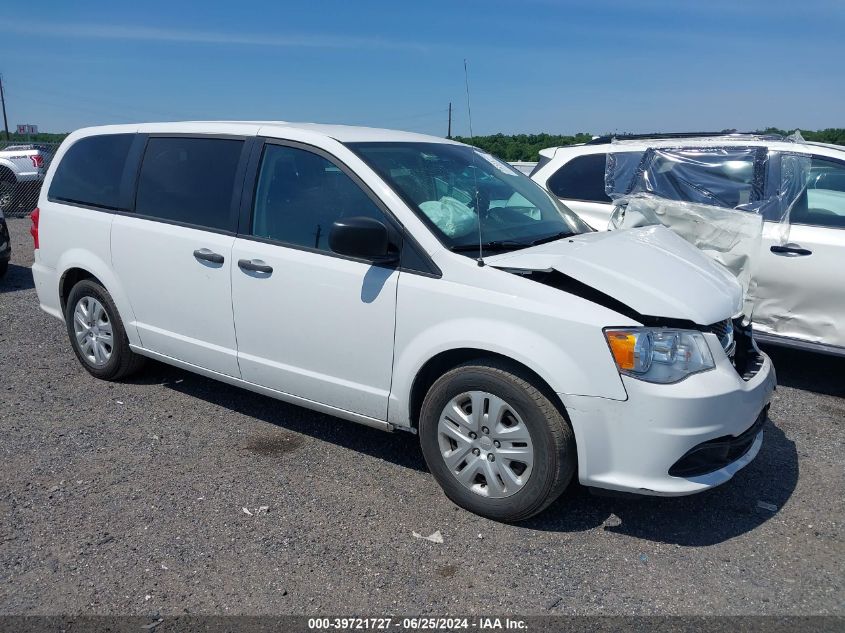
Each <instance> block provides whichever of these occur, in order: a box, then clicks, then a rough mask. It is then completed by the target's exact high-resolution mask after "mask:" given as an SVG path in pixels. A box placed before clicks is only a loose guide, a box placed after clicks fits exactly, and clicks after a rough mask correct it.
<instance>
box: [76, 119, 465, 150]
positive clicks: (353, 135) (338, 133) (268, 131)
mask: <svg viewBox="0 0 845 633" xmlns="http://www.w3.org/2000/svg"><path fill="white" fill-rule="evenodd" d="M290 130H301V131H303V132H310V133H312V134H317V135H320V136H324V137H329V138H333V139H334V140H336V141H340V142H341V143H356V142H373V141H392V142H397V141H404V142H416V143H454V144H458V143H456V141H452V140H449V139H445V138H442V137H439V136H429V135H427V134H417V133H416V132H403V131H400V130H388V129H382V128H374V127H361V126H354V125H326V124H321V123H292V122H288V121H173V122H161V123H136V124H126V125H107V126H98V127H92V128H85V129H83V130H78V132H79V133H81V134H92V133H93V134H96V133H100V134H102V133H105V132H108V133H112V134H116V133H120V132H123V133H127V132H146V133H151V134H155V133H168V132H172V133H177V132H178V133H188V134H190V133H194V134H200V133H206V134H208V133H212V134H215V133H216V134H244V135H247V136H249V135H254V134H259V133H260V134H261V135H266V136H274V132H276V133H278V134H279V135H280V136H284V132H285V131H290Z"/></svg>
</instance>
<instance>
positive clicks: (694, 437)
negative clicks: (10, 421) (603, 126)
mask: <svg viewBox="0 0 845 633" xmlns="http://www.w3.org/2000/svg"><path fill="white" fill-rule="evenodd" d="M32 232H33V236H34V239H35V248H36V250H35V264H34V265H33V276H34V278H35V283H36V287H37V290H38V296H39V299H40V302H41V306H42V308H43V309H44V310H46V311H47V312H49V313H50V314H52V315H54V316H56V317H57V318H59V319H62V320H64V322H65V323H66V326H67V331H68V335H69V337H70V342H71V344H72V346H73V349H74V351H75V353H76V355H77V357H78V358H79V361H80V363H81V364H82V365H83V367H85V369H87V370H88V371H89V372H90V373H91V374H93V375H94V376H97V377H100V378H104V379H106V380H115V379H118V378H120V377H123V376H126V375H127V374H129V373H130V372H131V371H133V370H135V369H137V368H138V367H139V365H140V363H141V360H142V358H143V357H151V358H155V359H158V360H161V361H164V362H166V363H170V364H173V365H176V366H178V367H182V368H185V369H188V370H190V371H194V372H197V373H200V374H202V375H205V376H209V377H212V378H215V379H217V380H221V381H224V382H227V383H230V384H234V385H239V386H242V387H245V388H247V389H250V390H252V391H255V392H258V393H262V394H266V395H269V396H271V397H274V398H279V399H281V400H285V401H288V402H292V403H295V404H299V405H302V406H305V407H308V408H311V409H315V410H318V411H323V412H326V413H330V414H332V415H336V416H338V417H341V418H346V419H348V420H352V421H355V422H360V423H363V424H367V425H371V426H375V427H378V428H381V429H384V430H405V431H410V432H412V433H419V436H420V442H421V445H422V450H423V453H424V455H425V459H426V461H427V463H428V466H429V468H430V469H431V472H432V473H433V475H434V476H435V478H436V479H437V480H438V482H439V483H440V485H441V486H442V487H443V489H444V490H445V491H446V494H447V495H448V496H449V497H450V498H451V499H452V500H453V501H454V502H455V503H457V504H459V505H461V506H462V507H464V508H467V509H470V510H472V511H474V512H477V513H479V514H482V515H485V516H488V517H492V518H495V519H499V520H508V521H515V520H520V519H524V518H526V517H529V516H531V515H533V514H535V513H537V512H539V511H541V510H542V509H543V508H545V507H546V506H547V505H548V504H549V503H551V501H552V500H554V499H555V498H556V497H557V496H558V495H559V494H560V493H561V492H562V491H563V490H564V488H566V486H567V485H568V484H569V482H570V480H571V478H572V477H573V475H574V473H575V472H576V470H577V473H578V477H579V479H580V481H581V483H583V484H585V485H587V486H595V487H600V488H609V489H613V490H620V491H633V492H639V493H646V494H657V495H683V494H689V493H693V492H698V491H701V490H705V489H707V488H711V487H713V486H715V485H718V484H721V483H723V482H725V481H727V480H728V479H730V478H731V477H732V476H733V475H734V474H735V473H736V472H737V471H738V470H739V469H740V468H742V467H743V466H745V465H746V464H748V463H749V462H750V461H751V460H752V459H753V458H754V456H755V455H756V454H757V452H758V451H759V449H760V446H761V443H762V430H761V429H762V426H763V424H764V422H765V420H766V411H767V408H768V404H769V401H770V398H771V394H772V391H773V389H774V388H775V375H774V370H773V368H772V365H771V362H770V360H769V359H768V357H766V356H765V355H764V354H762V353H760V352H759V351H758V350H757V348H756V347H755V345H754V343H753V341H752V339H751V337H750V334H749V332H748V331H747V330H746V329H744V328H743V327H742V326H741V320H740V319H739V318H738V317H739V311H740V300H741V293H740V288H739V285H738V284H737V283H736V281H735V279H733V278H732V277H731V276H730V275H729V274H727V273H726V272H724V271H723V270H722V269H720V268H719V267H718V266H717V265H715V264H714V263H713V262H712V261H711V260H709V259H708V258H707V257H705V256H704V255H702V254H701V253H700V252H699V251H697V250H696V249H695V248H693V247H692V246H690V245H688V244H687V243H686V242H684V241H683V240H682V239H681V238H679V237H677V236H676V235H675V234H673V233H672V232H671V231H669V230H667V229H665V228H663V227H650V228H647V229H640V230H632V231H618V232H614V233H596V232H592V231H590V230H589V228H588V227H586V226H585V225H584V224H583V223H582V222H581V221H580V220H578V218H577V217H576V216H575V215H574V214H572V213H571V212H569V211H568V210H567V209H565V208H563V207H562V206H561V205H559V204H558V203H556V202H555V201H554V200H553V199H552V198H551V197H550V196H549V195H548V194H547V193H546V192H544V191H543V190H542V189H541V188H540V187H538V186H537V185H536V184H535V183H533V182H532V181H531V180H530V179H529V178H527V177H526V176H524V175H522V174H520V173H519V172H517V171H515V170H514V169H512V168H511V167H509V166H508V165H507V164H505V163H502V162H500V161H498V160H497V159H495V158H493V157H492V156H489V155H487V154H484V153H481V152H479V151H477V150H474V149H472V148H470V147H467V146H465V145H461V144H459V143H454V142H451V141H446V140H443V139H439V138H434V137H427V136H420V135H416V134H408V133H403V132H392V131H387V130H376V129H367V128H355V127H343V126H320V125H310V124H286V123H278V122H275V123H273V122H270V123H262V122H242V123H219V122H207V123H203V122H194V123H162V124H142V125H121V126H109V127H99V128H90V129H85V130H80V131H77V132H75V133H73V134H71V135H70V136H69V137H68V138H67V140H66V141H65V142H64V143H63V144H62V147H61V148H60V150H59V151H58V153H57V155H56V159H55V160H54V161H53V163H52V165H51V167H50V169H49V172H48V174H47V177H46V181H45V186H44V188H43V190H42V193H41V198H40V200H39V210H36V211H35V212H34V213H33V228H32ZM479 236H480V237H481V240H480V241H479ZM480 242H481V243H482V244H481V248H480V249H479V245H480ZM621 271H624V272H621Z"/></svg>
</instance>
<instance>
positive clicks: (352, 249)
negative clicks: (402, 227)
mask: <svg viewBox="0 0 845 633" xmlns="http://www.w3.org/2000/svg"><path fill="white" fill-rule="evenodd" d="M329 248H331V249H332V251H334V252H335V253H338V254H339V255H347V256H349V257H357V258H360V259H368V260H370V261H372V262H375V263H378V264H389V263H392V262H396V261H398V260H399V253H398V252H391V249H390V232H389V231H388V230H387V227H386V226H385V225H384V223H382V222H379V221H378V220H376V219H375V218H367V217H363V216H359V217H352V218H341V219H340V220H337V221H335V222H334V223H333V224H332V229H331V231H330V232H329Z"/></svg>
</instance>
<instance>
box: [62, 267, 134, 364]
mask: <svg viewBox="0 0 845 633" xmlns="http://www.w3.org/2000/svg"><path fill="white" fill-rule="evenodd" d="M65 323H66V325H67V332H68V337H69V338H70V344H71V347H73V351H74V353H75V354H76V357H77V358H78V359H79V362H80V363H81V364H82V366H83V367H84V368H85V369H86V370H87V371H88V373H90V374H91V375H92V376H95V377H97V378H101V379H103V380H120V379H121V378H125V377H126V376H129V375H131V374H133V373H135V372H137V371H138V370H139V369H140V368H141V367H142V366H143V365H144V361H145V358H144V357H143V356H140V355H138V354H136V353H135V352H133V351H132V350H131V349H129V339H128V338H127V337H126V330H125V329H124V327H123V321H122V320H121V319H120V314H118V312H117V307H116V306H115V305H114V301H113V300H112V298H111V295H110V294H109V293H108V291H107V290H106V289H105V288H103V287H102V286H101V285H100V284H98V283H97V282H95V281H92V280H91V279H83V280H82V281H80V282H79V283H77V284H76V285H75V286H74V287H73V289H72V290H71V291H70V295H68V299H67V305H66V306H65Z"/></svg>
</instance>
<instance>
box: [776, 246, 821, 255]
mask: <svg viewBox="0 0 845 633" xmlns="http://www.w3.org/2000/svg"><path fill="white" fill-rule="evenodd" d="M769 250H770V251H772V252H773V253H774V254H775V255H786V256H787V257H806V256H807V255H812V254H813V251H810V250H807V249H806V248H801V247H800V246H798V245H797V244H785V245H783V246H778V245H775V246H772V247H771V248H770V249H769Z"/></svg>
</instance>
